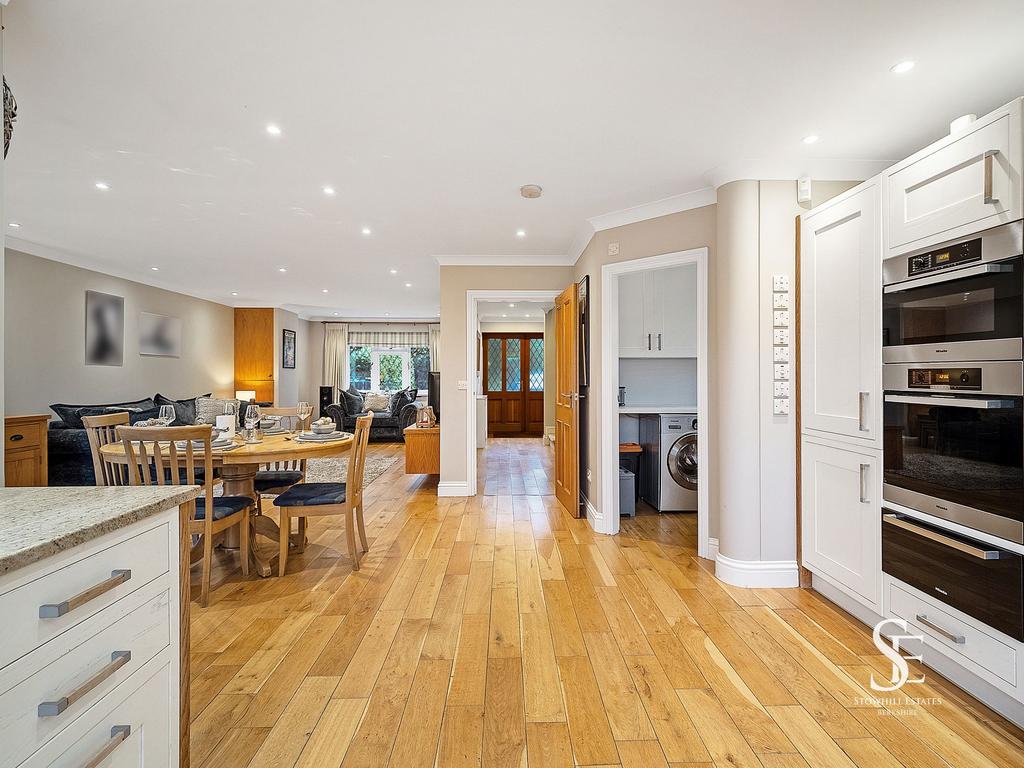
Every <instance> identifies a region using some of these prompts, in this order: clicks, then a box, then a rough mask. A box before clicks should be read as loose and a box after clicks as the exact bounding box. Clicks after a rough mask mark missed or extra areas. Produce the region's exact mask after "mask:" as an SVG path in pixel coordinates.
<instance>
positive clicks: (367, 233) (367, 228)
mask: <svg viewBox="0 0 1024 768" xmlns="http://www.w3.org/2000/svg"><path fill="white" fill-rule="evenodd" d="M363 234H364V235H367V236H369V235H372V234H373V230H372V229H370V228H369V227H363Z"/></svg>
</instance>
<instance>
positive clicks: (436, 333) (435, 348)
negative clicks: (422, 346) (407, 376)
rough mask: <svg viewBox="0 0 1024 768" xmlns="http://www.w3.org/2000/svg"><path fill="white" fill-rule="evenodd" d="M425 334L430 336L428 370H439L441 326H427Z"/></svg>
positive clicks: (435, 324) (436, 324)
mask: <svg viewBox="0 0 1024 768" xmlns="http://www.w3.org/2000/svg"><path fill="white" fill-rule="evenodd" d="M427 333H428V334H429V336H430V343H429V344H427V347H428V348H429V349H430V370H432V371H439V370H441V324H440V323H433V324H431V325H428V326H427Z"/></svg>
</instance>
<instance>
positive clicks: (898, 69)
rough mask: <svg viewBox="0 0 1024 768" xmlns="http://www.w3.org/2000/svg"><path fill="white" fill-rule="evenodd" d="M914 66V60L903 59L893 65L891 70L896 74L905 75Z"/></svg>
mask: <svg viewBox="0 0 1024 768" xmlns="http://www.w3.org/2000/svg"><path fill="white" fill-rule="evenodd" d="M913 68H914V62H912V61H910V60H909V59H907V60H906V61H901V62H900V63H899V64H895V65H893V66H892V67H890V68H889V71H890V72H892V73H893V74H895V75H904V74H906V73H907V72H909V71H910V70H912V69H913Z"/></svg>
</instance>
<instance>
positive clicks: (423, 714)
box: [390, 658, 452, 768]
mask: <svg viewBox="0 0 1024 768" xmlns="http://www.w3.org/2000/svg"><path fill="white" fill-rule="evenodd" d="M451 669H452V663H451V662H450V661H448V660H447V659H423V658H421V659H420V663H419V666H418V667H417V668H416V677H415V678H413V681H412V693H411V694H410V696H409V701H408V703H407V704H406V706H405V714H404V715H403V716H402V723H401V725H400V726H399V729H398V737H397V738H396V739H395V747H394V749H393V750H392V752H391V763H390V764H391V765H392V766H394V768H407V766H408V767H409V768H430V767H431V766H433V765H434V756H435V753H436V752H437V739H438V735H439V734H440V732H441V719H442V717H443V715H444V708H445V707H444V703H445V692H446V691H447V690H448V678H449V676H450V674H451Z"/></svg>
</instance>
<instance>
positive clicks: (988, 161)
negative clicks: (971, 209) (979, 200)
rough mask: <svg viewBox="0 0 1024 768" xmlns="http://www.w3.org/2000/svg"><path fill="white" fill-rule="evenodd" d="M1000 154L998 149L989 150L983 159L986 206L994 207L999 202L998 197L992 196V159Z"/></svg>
mask: <svg viewBox="0 0 1024 768" xmlns="http://www.w3.org/2000/svg"><path fill="white" fill-rule="evenodd" d="M998 154H999V150H998V149H989V150H987V151H986V152H985V154H984V155H982V158H981V162H982V165H983V166H984V170H985V181H984V184H985V189H984V190H983V191H984V202H985V205H994V204H995V203H998V202H999V198H998V197H993V196H992V158H993V157H995V156H996V155H998Z"/></svg>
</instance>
